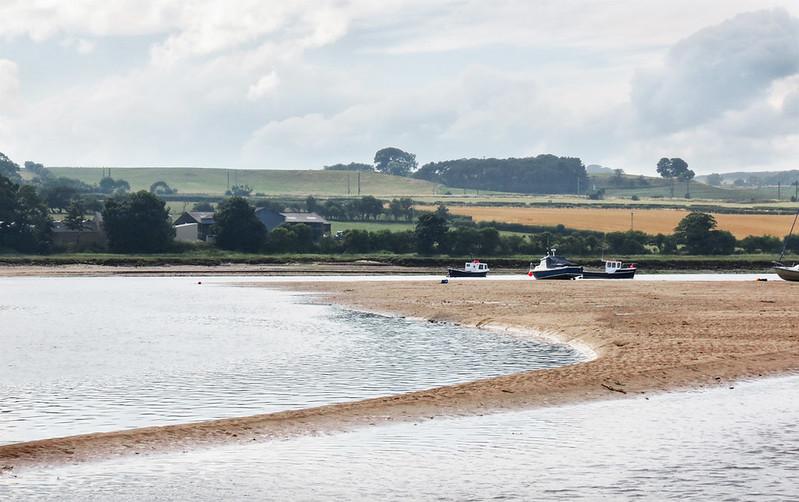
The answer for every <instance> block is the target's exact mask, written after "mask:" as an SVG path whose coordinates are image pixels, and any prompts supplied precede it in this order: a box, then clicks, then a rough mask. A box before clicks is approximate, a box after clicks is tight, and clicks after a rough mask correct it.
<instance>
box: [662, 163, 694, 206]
mask: <svg viewBox="0 0 799 502" xmlns="http://www.w3.org/2000/svg"><path fill="white" fill-rule="evenodd" d="M657 172H658V174H659V175H661V176H662V177H664V178H666V179H667V180H669V181H670V182H671V196H672V197H674V180H679V181H684V182H685V198H686V199H690V198H691V180H692V179H693V178H694V176H695V173H694V172H693V171H692V170H690V169H688V163H687V162H685V161H684V160H683V159H681V158H679V157H676V158H673V159H668V158H666V157H663V158H662V159H660V160H659V161H658V163H657Z"/></svg>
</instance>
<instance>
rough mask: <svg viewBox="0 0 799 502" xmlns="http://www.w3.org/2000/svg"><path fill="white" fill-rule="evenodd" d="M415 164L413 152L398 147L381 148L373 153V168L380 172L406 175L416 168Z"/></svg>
mask: <svg viewBox="0 0 799 502" xmlns="http://www.w3.org/2000/svg"><path fill="white" fill-rule="evenodd" d="M417 165H418V164H417V163H416V155H415V154H413V153H408V152H406V151H403V150H400V149H399V148H395V147H388V148H383V149H381V150H378V151H377V152H376V153H375V169H377V170H378V171H380V172H381V173H386V174H393V175H394V176H408V175H409V174H411V173H412V172H413V171H414V170H415V169H416V166H417Z"/></svg>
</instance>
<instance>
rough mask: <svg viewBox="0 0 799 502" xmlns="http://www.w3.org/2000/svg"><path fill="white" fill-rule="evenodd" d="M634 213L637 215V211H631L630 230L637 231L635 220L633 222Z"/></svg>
mask: <svg viewBox="0 0 799 502" xmlns="http://www.w3.org/2000/svg"><path fill="white" fill-rule="evenodd" d="M633 215H635V212H633V211H630V232H633V231H635V225H634V222H633Z"/></svg>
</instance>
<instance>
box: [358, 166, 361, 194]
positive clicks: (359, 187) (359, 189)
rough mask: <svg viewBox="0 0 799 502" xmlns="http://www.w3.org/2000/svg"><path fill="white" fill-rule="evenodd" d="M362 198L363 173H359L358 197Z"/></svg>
mask: <svg viewBox="0 0 799 502" xmlns="http://www.w3.org/2000/svg"><path fill="white" fill-rule="evenodd" d="M360 196H361V172H360V171H358V197H360Z"/></svg>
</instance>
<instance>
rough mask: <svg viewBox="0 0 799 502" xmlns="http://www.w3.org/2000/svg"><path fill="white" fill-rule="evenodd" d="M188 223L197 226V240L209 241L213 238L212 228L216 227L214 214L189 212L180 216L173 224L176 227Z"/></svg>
mask: <svg viewBox="0 0 799 502" xmlns="http://www.w3.org/2000/svg"><path fill="white" fill-rule="evenodd" d="M187 223H195V224H197V240H201V241H207V240H208V237H212V234H211V227H213V226H214V213H212V212H210V211H209V212H205V211H189V212H186V213H183V214H181V215H180V217H179V218H178V219H177V220H175V222H174V223H173V224H174V225H175V227H177V226H179V225H185V224H187Z"/></svg>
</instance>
